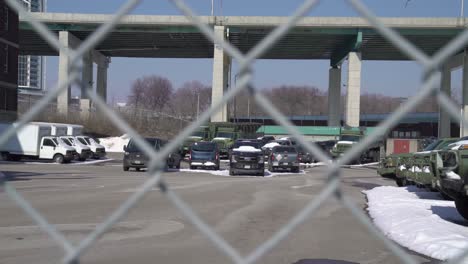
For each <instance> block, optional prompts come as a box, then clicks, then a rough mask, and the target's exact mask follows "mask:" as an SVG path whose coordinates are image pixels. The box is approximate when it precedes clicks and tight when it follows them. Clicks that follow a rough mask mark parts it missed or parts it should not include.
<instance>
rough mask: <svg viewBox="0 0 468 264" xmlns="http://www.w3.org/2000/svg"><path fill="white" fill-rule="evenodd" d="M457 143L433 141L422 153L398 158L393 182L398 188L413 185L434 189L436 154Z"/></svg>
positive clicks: (450, 140)
mask: <svg viewBox="0 0 468 264" xmlns="http://www.w3.org/2000/svg"><path fill="white" fill-rule="evenodd" d="M457 141H459V139H458V138H444V139H439V140H436V141H434V142H433V143H432V144H430V145H428V146H427V147H426V148H425V149H424V150H423V151H421V152H415V153H411V154H409V155H405V156H398V158H397V164H396V166H395V181H396V183H397V185H398V186H405V185H408V184H415V185H417V186H419V187H424V188H426V187H427V188H430V189H436V179H437V177H438V176H439V175H438V170H437V153H438V152H439V151H441V150H444V149H446V148H447V147H450V145H451V144H453V143H455V142H457Z"/></svg>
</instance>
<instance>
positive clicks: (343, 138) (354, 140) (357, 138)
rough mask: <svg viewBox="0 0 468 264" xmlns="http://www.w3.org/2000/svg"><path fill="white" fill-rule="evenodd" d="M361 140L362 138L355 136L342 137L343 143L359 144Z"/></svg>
mask: <svg viewBox="0 0 468 264" xmlns="http://www.w3.org/2000/svg"><path fill="white" fill-rule="evenodd" d="M360 139H361V137H360V136H355V135H343V136H341V138H340V140H341V141H351V142H358V141H359V140H360Z"/></svg>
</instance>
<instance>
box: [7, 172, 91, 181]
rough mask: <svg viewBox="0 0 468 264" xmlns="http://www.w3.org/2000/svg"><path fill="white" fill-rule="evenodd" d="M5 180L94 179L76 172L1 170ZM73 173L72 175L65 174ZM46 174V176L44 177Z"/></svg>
mask: <svg viewBox="0 0 468 264" xmlns="http://www.w3.org/2000/svg"><path fill="white" fill-rule="evenodd" d="M2 173H3V174H4V175H5V180H6V181H30V180H33V178H35V177H40V179H41V180H44V179H45V180H87V179H94V178H95V177H91V176H81V175H79V176H78V175H76V173H63V172H61V173H53V172H48V173H39V172H19V171H3V172H2ZM54 175H56V176H54ZM67 175H74V176H67ZM45 176H47V177H45ZM51 176H52V177H51Z"/></svg>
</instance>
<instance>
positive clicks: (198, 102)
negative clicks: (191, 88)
mask: <svg viewBox="0 0 468 264" xmlns="http://www.w3.org/2000/svg"><path fill="white" fill-rule="evenodd" d="M199 114H200V91H198V92H197V119H198V116H199Z"/></svg>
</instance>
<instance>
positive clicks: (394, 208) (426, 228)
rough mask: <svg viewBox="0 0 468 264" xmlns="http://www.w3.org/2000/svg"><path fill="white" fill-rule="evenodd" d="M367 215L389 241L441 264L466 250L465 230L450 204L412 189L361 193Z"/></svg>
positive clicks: (466, 238) (462, 219)
mask: <svg viewBox="0 0 468 264" xmlns="http://www.w3.org/2000/svg"><path fill="white" fill-rule="evenodd" d="M363 192H364V193H365V194H366V195H367V200H368V208H367V210H368V211H369V215H370V216H371V218H372V219H373V221H374V223H375V224H376V226H377V227H378V228H379V229H380V230H381V231H382V232H383V233H384V234H385V235H386V236H387V237H389V238H390V239H392V240H394V241H396V242H397V243H399V244H401V245H402V246H404V247H407V248H409V249H411V250H414V251H416V252H418V253H420V254H424V255H427V256H430V257H432V258H436V259H440V260H448V259H451V258H454V257H456V256H457V255H459V254H460V253H462V252H463V251H464V250H466V249H468V229H467V228H466V227H465V226H463V225H460V224H457V223H465V222H466V220H465V219H464V218H463V217H462V216H460V214H459V213H458V212H457V210H456V208H455V204H454V202H453V201H444V200H442V198H441V197H440V196H439V194H438V193H433V192H428V191H426V190H424V189H419V188H415V187H408V188H397V187H390V186H383V187H377V188H374V189H372V190H367V191H363Z"/></svg>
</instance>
